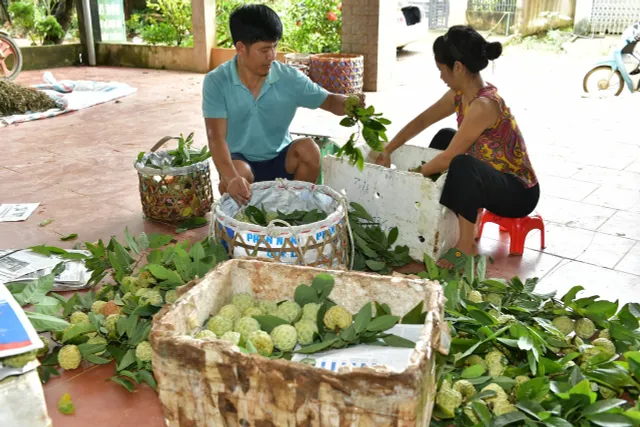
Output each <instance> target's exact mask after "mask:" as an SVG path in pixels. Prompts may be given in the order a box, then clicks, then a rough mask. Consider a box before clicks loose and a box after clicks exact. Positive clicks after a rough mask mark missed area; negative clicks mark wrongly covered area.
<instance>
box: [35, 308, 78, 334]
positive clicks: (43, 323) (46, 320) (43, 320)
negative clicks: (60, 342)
mask: <svg viewBox="0 0 640 427" xmlns="http://www.w3.org/2000/svg"><path fill="white" fill-rule="evenodd" d="M24 314H26V316H27V317H28V318H29V321H30V322H31V324H32V325H33V327H34V328H35V330H36V331H38V332H56V331H64V330H65V329H66V328H67V327H68V326H69V322H67V321H66V320H64V319H60V318H59V317H56V316H49V315H47V314H42V313H35V312H31V311H25V312H24Z"/></svg>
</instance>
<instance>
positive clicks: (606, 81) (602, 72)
mask: <svg viewBox="0 0 640 427" xmlns="http://www.w3.org/2000/svg"><path fill="white" fill-rule="evenodd" d="M638 43H639V41H638V40H627V43H626V45H625V46H624V47H622V48H616V49H615V50H614V51H613V53H612V55H611V57H610V58H608V59H605V60H603V61H600V62H598V63H597V64H595V66H594V67H593V68H592V69H591V70H590V71H589V72H588V73H587V74H586V75H585V76H584V80H583V83H582V86H583V89H584V91H585V92H586V93H599V94H613V95H614V96H619V95H620V94H621V93H622V91H623V90H624V88H625V86H626V87H627V89H629V91H630V92H632V93H633V92H635V91H637V90H640V81H639V82H638V85H637V87H634V83H633V80H632V79H631V76H634V75H637V74H640V57H638V55H637V54H636V53H635V48H636V46H637V45H638ZM629 65H631V66H632V67H633V68H632V70H631V71H629V68H628V67H629Z"/></svg>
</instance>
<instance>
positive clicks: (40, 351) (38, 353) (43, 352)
mask: <svg viewBox="0 0 640 427" xmlns="http://www.w3.org/2000/svg"><path fill="white" fill-rule="evenodd" d="M40 341H42V344H44V347H42V348H39V349H38V350H37V351H36V356H38V357H42V356H44V355H46V354H47V353H49V348H50V347H51V342H50V341H49V338H47V337H44V336H42V335H40Z"/></svg>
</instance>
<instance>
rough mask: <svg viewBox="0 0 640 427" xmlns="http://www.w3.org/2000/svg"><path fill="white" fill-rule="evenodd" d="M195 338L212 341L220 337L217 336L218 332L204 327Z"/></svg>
mask: <svg viewBox="0 0 640 427" xmlns="http://www.w3.org/2000/svg"><path fill="white" fill-rule="evenodd" d="M194 338H195V339H198V340H204V341H211V340H214V339H216V338H218V337H217V336H216V334H215V333H213V332H212V331H210V330H209V329H203V330H201V331H200V332H198V333H197V334H196V335H195V336H194Z"/></svg>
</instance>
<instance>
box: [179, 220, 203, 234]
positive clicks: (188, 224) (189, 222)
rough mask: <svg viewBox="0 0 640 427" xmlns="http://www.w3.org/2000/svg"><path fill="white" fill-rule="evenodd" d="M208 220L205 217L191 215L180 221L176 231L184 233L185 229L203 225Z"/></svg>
mask: <svg viewBox="0 0 640 427" xmlns="http://www.w3.org/2000/svg"><path fill="white" fill-rule="evenodd" d="M207 223H208V221H207V219H206V218H202V217H193V218H189V219H187V220H184V221H182V222H181V223H180V225H179V226H178V228H176V233H178V234H180V233H184V232H185V231H187V230H193V229H196V228H200V227H204V226H205V225H207Z"/></svg>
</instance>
